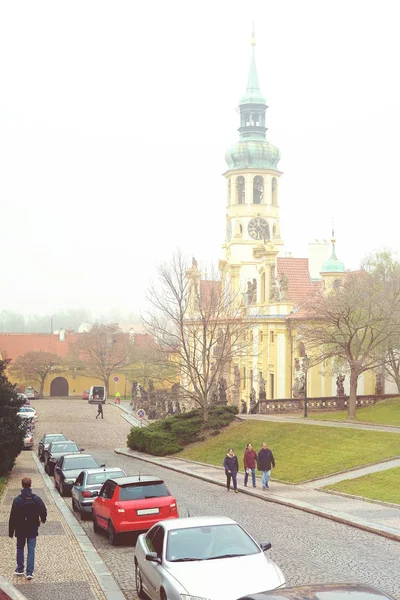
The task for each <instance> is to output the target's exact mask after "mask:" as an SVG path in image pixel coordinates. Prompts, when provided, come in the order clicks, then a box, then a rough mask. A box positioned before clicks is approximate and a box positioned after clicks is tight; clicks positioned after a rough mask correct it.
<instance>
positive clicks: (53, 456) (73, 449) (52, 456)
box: [44, 440, 84, 475]
mask: <svg viewBox="0 0 400 600" xmlns="http://www.w3.org/2000/svg"><path fill="white" fill-rule="evenodd" d="M83 451H84V448H78V446H77V445H76V444H75V442H73V441H72V440H67V441H65V442H51V444H50V446H49V447H48V449H47V450H45V451H44V470H45V471H46V473H47V474H48V475H53V473H54V467H55V466H56V462H57V461H58V460H59V459H60V458H61V457H62V456H64V454H80V453H81V452H83Z"/></svg>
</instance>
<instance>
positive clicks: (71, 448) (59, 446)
mask: <svg viewBox="0 0 400 600" xmlns="http://www.w3.org/2000/svg"><path fill="white" fill-rule="evenodd" d="M50 451H51V452H79V448H78V446H77V445H76V444H75V443H74V442H66V443H65V444H63V443H61V442H57V443H56V444H51V446H50Z"/></svg>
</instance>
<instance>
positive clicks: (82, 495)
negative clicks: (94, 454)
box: [71, 467, 126, 519]
mask: <svg viewBox="0 0 400 600" xmlns="http://www.w3.org/2000/svg"><path fill="white" fill-rule="evenodd" d="M116 477H126V473H125V471H123V470H122V469H119V468H118V467H107V468H105V467H104V468H103V469H101V468H99V469H85V470H84V471H82V473H80V474H79V475H78V477H77V478H76V481H75V482H74V484H73V486H72V490H71V494H72V508H73V509H74V510H76V511H79V512H80V513H81V517H82V519H83V518H84V516H85V515H91V514H92V505H93V500H94V499H95V498H96V497H97V496H98V495H99V492H100V490H101V488H102V485H103V483H104V482H105V480H106V479H115V478H116Z"/></svg>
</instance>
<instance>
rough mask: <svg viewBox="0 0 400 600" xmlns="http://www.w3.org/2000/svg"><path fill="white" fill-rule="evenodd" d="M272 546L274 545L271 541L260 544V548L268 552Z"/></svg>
mask: <svg viewBox="0 0 400 600" xmlns="http://www.w3.org/2000/svg"><path fill="white" fill-rule="evenodd" d="M271 547H272V544H271V543H270V542H261V544H260V548H261V550H262V551H263V552H266V551H267V550H269V549H270V548H271Z"/></svg>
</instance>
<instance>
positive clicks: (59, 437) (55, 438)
mask: <svg viewBox="0 0 400 600" xmlns="http://www.w3.org/2000/svg"><path fill="white" fill-rule="evenodd" d="M66 439H67V438H66V437H65V435H63V434H62V433H45V434H44V436H43V437H42V438H41V440H40V441H39V445H38V457H39V458H40V460H41V461H43V460H44V451H45V450H48V448H49V446H50V444H51V442H61V441H64V440H66Z"/></svg>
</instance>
